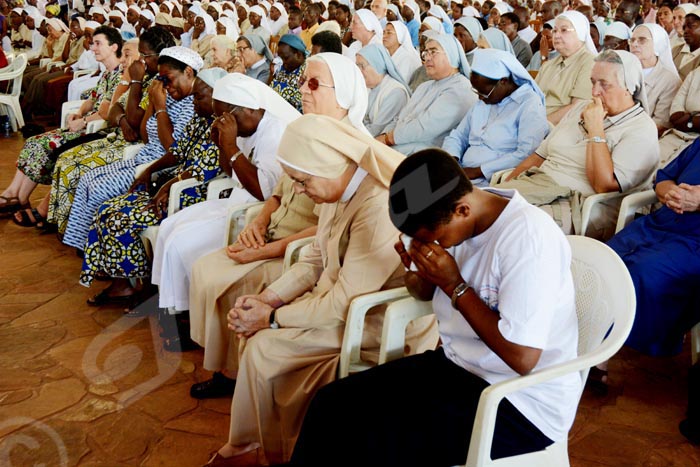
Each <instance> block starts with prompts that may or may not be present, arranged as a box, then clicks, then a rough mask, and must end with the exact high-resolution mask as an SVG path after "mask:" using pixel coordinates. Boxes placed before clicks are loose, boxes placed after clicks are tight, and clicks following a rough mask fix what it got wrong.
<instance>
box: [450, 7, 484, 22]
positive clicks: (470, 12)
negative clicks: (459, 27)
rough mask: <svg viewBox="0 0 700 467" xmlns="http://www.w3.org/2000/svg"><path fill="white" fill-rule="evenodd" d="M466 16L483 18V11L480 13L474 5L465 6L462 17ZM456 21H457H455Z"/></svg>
mask: <svg viewBox="0 0 700 467" xmlns="http://www.w3.org/2000/svg"><path fill="white" fill-rule="evenodd" d="M464 16H470V17H474V18H481V13H479V10H477V9H476V8H474V7H473V6H471V5H469V6H465V7H464V9H463V10H462V17H464ZM455 23H456V21H455Z"/></svg>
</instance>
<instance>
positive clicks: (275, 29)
mask: <svg viewBox="0 0 700 467" xmlns="http://www.w3.org/2000/svg"><path fill="white" fill-rule="evenodd" d="M272 8H274V9H275V10H277V11H279V12H280V17H279V18H277V20H275V21H270V27H271V28H272V31H270V33H271V34H272V35H273V36H276V35H278V34H279V32H280V29H282V28H283V27H284V26H285V25H286V24H287V23H288V22H289V16H288V15H287V10H286V9H285V8H284V5H282V4H281V3H280V2H275V3H273V4H272V6H271V7H270V10H272Z"/></svg>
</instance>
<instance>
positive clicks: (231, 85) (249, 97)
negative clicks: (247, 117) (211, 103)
mask: <svg viewBox="0 0 700 467" xmlns="http://www.w3.org/2000/svg"><path fill="white" fill-rule="evenodd" d="M212 98H214V99H216V100H217V101H221V102H226V103H228V104H231V105H237V106H240V107H245V108H246V109H253V110H257V109H264V110H265V112H269V113H270V114H272V115H274V116H275V117H277V118H279V119H280V120H282V121H284V122H285V123H290V122H292V121H294V120H296V119H297V118H299V117H301V114H300V113H299V112H297V110H296V109H295V108H294V107H292V106H291V105H289V103H288V102H287V101H285V100H284V99H283V98H282V96H280V95H279V94H278V93H277V92H275V91H273V90H272V88H271V87H269V86H267V85H265V84H263V83H262V82H260V81H258V80H257V79H255V78H251V77H250V76H246V75H244V74H241V73H228V74H226V76H224V77H223V78H221V79H219V80H218V81H217V82H216V85H214V92H213V94H212Z"/></svg>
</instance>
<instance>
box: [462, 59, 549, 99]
mask: <svg viewBox="0 0 700 467" xmlns="http://www.w3.org/2000/svg"><path fill="white" fill-rule="evenodd" d="M472 72H474V73H478V74H480V75H481V76H484V77H486V78H489V79H493V80H499V79H501V78H508V77H511V78H512V79H513V81H514V82H515V84H517V85H518V86H530V88H532V90H533V91H535V93H536V94H537V95H538V96H540V99H541V101H542V104H544V94H543V93H542V91H541V90H540V88H539V86H537V83H535V80H534V79H532V76H531V75H530V73H529V72H528V71H527V70H526V69H525V67H523V65H522V64H521V63H520V62H519V61H518V59H517V58H515V56H514V55H513V54H511V53H508V52H504V51H503V50H498V49H476V50H475V51H474V60H473V61H472Z"/></svg>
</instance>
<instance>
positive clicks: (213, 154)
mask: <svg viewBox="0 0 700 467" xmlns="http://www.w3.org/2000/svg"><path fill="white" fill-rule="evenodd" d="M211 123H212V120H211V119H208V118H203V117H194V118H193V119H192V120H191V121H190V123H189V124H188V125H187V127H186V128H185V130H184V132H183V137H182V138H181V139H179V140H178V141H176V142H175V144H173V146H172V147H171V148H170V150H171V151H172V153H173V154H174V155H175V157H176V158H177V160H178V167H177V168H176V170H175V171H174V172H173V176H174V177H177V176H178V174H182V173H183V172H189V173H190V174H191V175H192V177H193V178H195V179H196V180H197V181H199V182H202V183H203V184H202V185H199V186H196V187H192V188H188V189H186V190H184V191H183V193H182V195H181V196H180V207H181V208H185V207H187V206H191V205H193V204H196V203H199V202H200V201H204V200H205V199H206V197H207V193H206V190H207V185H206V183H207V182H208V181H209V180H211V179H212V178H214V177H215V176H217V175H218V174H219V173H220V169H219V150H218V148H217V147H216V145H215V144H214V143H212V141H211V140H210V131H211ZM150 201H151V196H150V195H149V194H148V192H146V191H136V192H133V193H126V194H124V195H120V196H117V197H115V198H112V199H110V200H109V201H107V202H105V203H104V204H102V206H100V207H99V209H98V211H97V214H96V215H95V222H94V223H93V224H92V226H91V228H90V232H89V233H88V240H87V244H86V245H85V258H84V260H83V270H82V272H81V274H80V283H81V284H83V285H87V286H89V285H90V284H91V283H92V281H93V279H94V277H95V273H97V272H98V271H104V272H106V273H107V274H108V275H109V276H111V277H134V278H143V277H148V276H149V275H150V270H151V265H150V262H149V261H148V256H147V254H146V250H145V248H144V245H143V243H142V242H141V238H140V233H141V232H142V231H144V230H146V229H147V228H148V227H150V226H153V225H158V224H160V222H161V220H162V219H160V218H159V217H158V216H157V215H156V213H155V212H154V211H153V210H152V209H146V207H147V205H148V203H149V202H150Z"/></svg>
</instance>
